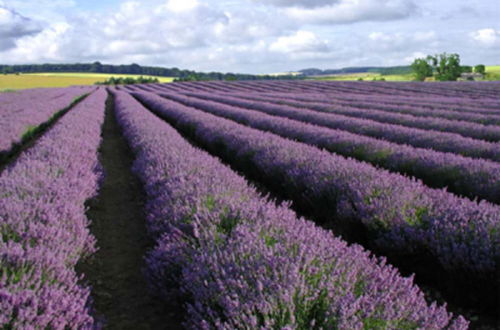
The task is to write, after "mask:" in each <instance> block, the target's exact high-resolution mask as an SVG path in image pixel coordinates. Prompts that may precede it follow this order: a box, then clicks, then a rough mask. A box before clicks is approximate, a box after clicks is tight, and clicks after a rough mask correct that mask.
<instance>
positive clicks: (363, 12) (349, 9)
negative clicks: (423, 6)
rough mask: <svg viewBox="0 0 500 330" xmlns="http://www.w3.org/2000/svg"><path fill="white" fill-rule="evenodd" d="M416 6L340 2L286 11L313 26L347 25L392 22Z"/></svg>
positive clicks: (404, 0)
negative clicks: (366, 22)
mask: <svg viewBox="0 0 500 330" xmlns="http://www.w3.org/2000/svg"><path fill="white" fill-rule="evenodd" d="M415 10H416V6H415V5H414V4H413V2H412V1H410V0H339V1H338V2H334V3H333V4H331V5H325V6H321V7H314V8H302V7H291V8H286V9H284V13H285V14H286V15H288V16H289V17H291V18H293V19H295V20H297V21H299V22H305V23H312V24H345V23H354V22H360V21H390V20H395V19H402V18H406V17H409V16H410V15H412V14H413V13H415Z"/></svg>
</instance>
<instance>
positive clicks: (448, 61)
mask: <svg viewBox="0 0 500 330" xmlns="http://www.w3.org/2000/svg"><path fill="white" fill-rule="evenodd" d="M427 61H428V62H429V63H431V65H432V67H433V71H434V74H435V77H436V80H439V81H455V80H457V78H458V77H460V74H461V73H462V69H461V67H460V55H458V54H447V53H442V54H437V55H435V56H430V55H429V56H427Z"/></svg>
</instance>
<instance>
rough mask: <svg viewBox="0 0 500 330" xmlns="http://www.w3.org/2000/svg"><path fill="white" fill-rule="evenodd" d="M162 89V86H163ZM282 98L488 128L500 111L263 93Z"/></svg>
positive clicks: (406, 101)
mask: <svg viewBox="0 0 500 330" xmlns="http://www.w3.org/2000/svg"><path fill="white" fill-rule="evenodd" d="M159 86H161V85H159ZM262 94H263V95H266V94H267V95H269V94H273V95H278V96H281V97H286V98H289V99H291V100H299V101H308V102H321V103H327V104H334V105H337V104H338V105H347V106H351V107H355V108H360V109H376V110H378V111H384V112H388V113H402V114H409V115H413V116H417V117H437V118H447V119H451V120H461V121H470V122H476V123H480V124H485V125H492V124H498V122H499V119H500V114H499V113H498V109H497V110H494V109H488V108H486V109H485V108H473V107H470V106H467V105H466V104H461V103H459V104H457V103H452V104H450V106H446V105H440V102H443V101H442V99H438V98H435V97H433V98H429V99H427V100H426V99H425V96H424V97H420V98H418V99H415V100H413V101H411V100H412V99H408V98H405V99H399V98H396V99H394V98H391V97H388V96H386V95H378V94H375V95H352V94H351V95H350V94H329V93H304V94H296V93H294V94H291V93H266V94H264V93H262Z"/></svg>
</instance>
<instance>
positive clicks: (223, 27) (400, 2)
mask: <svg viewBox="0 0 500 330" xmlns="http://www.w3.org/2000/svg"><path fill="white" fill-rule="evenodd" d="M499 17H500V1H499V0H143V1H133V0H132V1H129V0H0V63H3V64H15V63H47V62H50V63H54V62H55V63H69V62H93V61H97V60H98V61H101V62H103V63H112V64H129V63H133V62H134V63H138V64H141V65H156V66H166V67H174V66H176V67H179V68H185V69H194V70H200V71H223V72H228V71H232V72H247V73H273V72H282V71H293V70H299V69H304V68H309V67H318V68H322V69H327V68H340V67H345V66H366V65H370V66H387V65H403V64H409V63H411V61H412V60H413V59H414V58H415V57H419V56H423V55H425V54H434V53H441V52H444V51H446V52H449V53H451V52H456V53H459V54H460V55H461V59H462V63H464V64H470V65H474V64H478V63H483V64H490V65H491V64H500V19H499Z"/></svg>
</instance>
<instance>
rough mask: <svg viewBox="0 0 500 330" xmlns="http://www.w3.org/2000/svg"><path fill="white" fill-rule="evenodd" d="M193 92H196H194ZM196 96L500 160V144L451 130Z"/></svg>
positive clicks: (232, 99) (467, 154)
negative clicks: (413, 126) (433, 129)
mask: <svg viewBox="0 0 500 330" xmlns="http://www.w3.org/2000/svg"><path fill="white" fill-rule="evenodd" d="M191 95H194V94H191ZM196 95H197V97H203V98H205V99H209V100H213V101H216V102H219V103H225V104H230V105H234V106H237V107H240V108H243V109H252V110H258V111H260V112H264V113H267V114H270V115H275V116H280V117H285V118H290V119H295V120H299V121H302V122H306V123H310V124H315V125H318V126H323V127H328V128H333V129H339V130H344V131H347V132H351V133H354V134H359V135H365V136H369V137H373V138H377V139H382V140H386V141H390V142H394V143H398V144H407V145H411V146H413V147H416V148H425V149H434V150H436V151H442V152H450V153H455V154H460V155H463V156H466V157H473V158H484V159H490V160H493V161H497V162H500V143H499V142H497V143H495V142H487V141H483V140H476V139H472V138H468V137H463V136H461V135H459V134H454V133H448V132H436V131H427V130H422V129H418V128H410V127H404V126H400V125H392V124H384V123H379V122H376V121H373V120H369V119H363V118H356V117H349V116H345V115H340V114H334V113H321V112H317V111H311V110H307V109H303V108H298V107H293V106H289V105H283V104H274V103H270V102H265V101H259V100H258V99H256V98H257V97H256V98H254V99H253V100H248V99H241V98H237V97H232V96H224V95H214V94H208V93H205V94H201V93H198V94H196Z"/></svg>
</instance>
